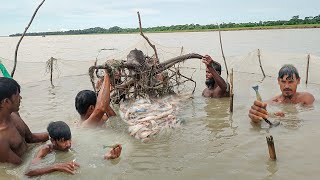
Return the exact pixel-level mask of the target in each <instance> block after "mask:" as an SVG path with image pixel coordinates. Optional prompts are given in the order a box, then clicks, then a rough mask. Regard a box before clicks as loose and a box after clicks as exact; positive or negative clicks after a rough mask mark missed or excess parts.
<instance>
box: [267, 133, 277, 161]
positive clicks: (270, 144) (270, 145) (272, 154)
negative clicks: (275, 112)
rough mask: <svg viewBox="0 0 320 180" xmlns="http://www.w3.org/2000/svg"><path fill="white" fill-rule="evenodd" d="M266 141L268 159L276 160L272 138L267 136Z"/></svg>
mask: <svg viewBox="0 0 320 180" xmlns="http://www.w3.org/2000/svg"><path fill="white" fill-rule="evenodd" d="M266 139H267V144H268V150H269V157H270V159H272V160H276V159H277V156H276V150H275V147H274V142H273V137H272V136H271V135H270V136H267V137H266Z"/></svg>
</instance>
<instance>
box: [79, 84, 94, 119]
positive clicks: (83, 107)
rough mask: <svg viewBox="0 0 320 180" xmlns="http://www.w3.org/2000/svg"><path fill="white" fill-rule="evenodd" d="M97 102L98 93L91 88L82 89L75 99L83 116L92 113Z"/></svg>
mask: <svg viewBox="0 0 320 180" xmlns="http://www.w3.org/2000/svg"><path fill="white" fill-rule="evenodd" d="M96 102H97V95H96V93H95V92H93V91H91V90H83V91H80V92H79V93H78V94H77V96H76V100H75V106H76V110H77V111H78V113H79V114H80V115H81V116H84V115H86V114H88V115H90V114H92V112H93V110H94V108H95V106H96Z"/></svg>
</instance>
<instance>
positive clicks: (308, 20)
mask: <svg viewBox="0 0 320 180" xmlns="http://www.w3.org/2000/svg"><path fill="white" fill-rule="evenodd" d="M306 24H320V15H318V16H314V17H312V16H309V17H305V18H304V19H300V18H299V15H297V16H293V17H292V18H291V19H290V20H287V21H286V20H278V21H259V22H248V23H231V22H230V23H221V24H219V25H217V24H208V25H200V24H185V25H172V26H157V27H149V28H143V32H170V31H203V30H214V29H218V28H219V26H220V28H221V29H224V28H252V27H266V26H283V25H306ZM137 32H139V28H121V27H118V26H114V27H110V28H109V29H105V28H101V27H95V28H89V29H83V30H69V31H55V32H38V33H27V34H26V35H27V36H45V35H76V34H115V33H137ZM10 36H21V33H17V34H12V35H10Z"/></svg>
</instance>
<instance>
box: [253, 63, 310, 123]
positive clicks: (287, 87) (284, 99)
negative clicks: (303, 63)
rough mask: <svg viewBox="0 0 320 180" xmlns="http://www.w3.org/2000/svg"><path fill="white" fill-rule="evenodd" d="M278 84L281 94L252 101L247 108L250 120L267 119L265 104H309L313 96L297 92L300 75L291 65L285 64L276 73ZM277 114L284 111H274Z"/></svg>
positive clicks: (281, 114) (279, 114) (280, 114)
mask: <svg viewBox="0 0 320 180" xmlns="http://www.w3.org/2000/svg"><path fill="white" fill-rule="evenodd" d="M278 84H279V86H280V90H281V94H280V95H278V96H276V97H274V98H272V99H271V100H269V101H267V102H261V101H258V100H256V101H254V104H253V105H252V106H251V109H250V110H249V117H250V119H251V120H252V122H255V123H259V122H260V121H261V120H263V119H268V112H267V110H266V107H267V104H281V103H282V104H303V105H311V104H312V103H313V102H314V97H313V95H312V94H310V93H308V92H297V87H298V84H300V76H299V73H298V71H297V69H296V68H295V67H294V66H293V65H289V64H286V65H284V66H282V68H281V69H280V70H279V73H278ZM275 115H277V116H284V113H282V112H278V113H275Z"/></svg>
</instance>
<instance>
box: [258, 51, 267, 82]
mask: <svg viewBox="0 0 320 180" xmlns="http://www.w3.org/2000/svg"><path fill="white" fill-rule="evenodd" d="M258 59H259V64H260V69H261V71H262V74H263V77H264V78H265V77H266V74H265V73H264V70H263V67H262V64H261V53H260V49H258Z"/></svg>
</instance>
